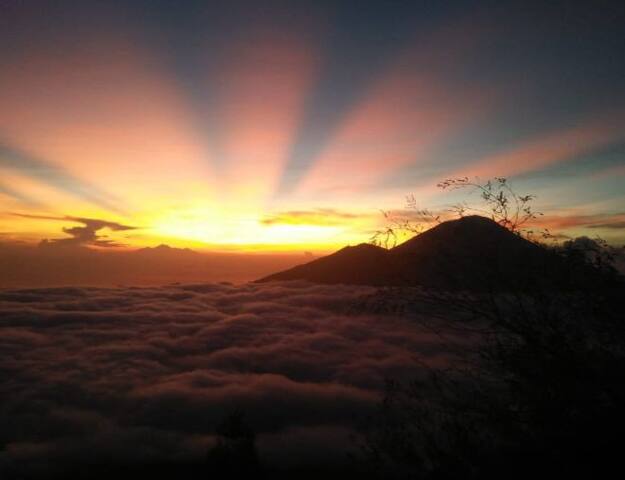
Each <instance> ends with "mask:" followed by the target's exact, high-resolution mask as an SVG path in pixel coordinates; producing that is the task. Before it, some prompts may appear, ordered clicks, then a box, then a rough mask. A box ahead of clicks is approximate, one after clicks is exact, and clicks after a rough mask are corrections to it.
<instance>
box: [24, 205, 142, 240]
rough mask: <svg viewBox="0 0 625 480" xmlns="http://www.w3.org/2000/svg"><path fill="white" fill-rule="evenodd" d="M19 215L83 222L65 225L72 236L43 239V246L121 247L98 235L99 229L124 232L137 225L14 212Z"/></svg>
mask: <svg viewBox="0 0 625 480" xmlns="http://www.w3.org/2000/svg"><path fill="white" fill-rule="evenodd" d="M14 215H16V216H18V217H23V218H32V219H39V220H60V221H68V222H75V223H82V224H83V226H82V227H65V228H63V232H65V233H67V234H68V235H70V238H55V239H52V240H47V239H46V240H43V241H42V242H41V245H42V246H50V245H57V246H80V245H93V246H96V247H120V246H123V244H121V243H117V242H115V241H114V240H109V239H107V238H106V236H104V235H98V234H97V233H98V231H100V230H103V229H108V230H111V231H114V232H123V231H127V230H135V229H136V228H137V227H131V226H128V225H122V224H121V223H117V222H109V221H107V220H98V219H94V218H83V217H70V216H65V217H54V216H47V215H29V214H21V213H16V214H14Z"/></svg>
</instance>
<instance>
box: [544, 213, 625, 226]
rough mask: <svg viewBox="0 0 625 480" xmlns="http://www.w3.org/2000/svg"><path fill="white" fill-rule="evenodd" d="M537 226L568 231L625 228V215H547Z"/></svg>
mask: <svg viewBox="0 0 625 480" xmlns="http://www.w3.org/2000/svg"><path fill="white" fill-rule="evenodd" d="M534 223H535V224H536V225H538V226H540V227H544V228H549V229H554V230H566V229H571V228H594V229H597V228H606V229H620V228H625V214H623V213H616V214H589V215H584V214H571V215H545V216H544V217H540V218H539V219H537V220H535V222H534Z"/></svg>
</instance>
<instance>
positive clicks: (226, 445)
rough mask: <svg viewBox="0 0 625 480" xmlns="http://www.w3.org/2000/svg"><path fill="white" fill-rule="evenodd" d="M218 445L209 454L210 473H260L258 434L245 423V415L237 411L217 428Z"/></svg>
mask: <svg viewBox="0 0 625 480" xmlns="http://www.w3.org/2000/svg"><path fill="white" fill-rule="evenodd" d="M215 433H216V434H217V443H216V444H215V446H214V447H212V448H211V449H210V450H209V451H208V454H207V462H208V468H209V473H210V474H211V475H212V474H233V475H239V474H253V473H257V472H259V471H260V463H259V460H258V453H257V451H256V434H255V433H254V431H253V430H252V428H251V427H250V426H249V425H248V424H247V423H246V421H245V414H244V413H243V412H242V411H239V410H236V411H234V412H232V413H230V414H229V415H227V416H226V417H225V418H224V419H223V420H222V422H221V423H220V424H219V425H218V426H217V428H216V430H215Z"/></svg>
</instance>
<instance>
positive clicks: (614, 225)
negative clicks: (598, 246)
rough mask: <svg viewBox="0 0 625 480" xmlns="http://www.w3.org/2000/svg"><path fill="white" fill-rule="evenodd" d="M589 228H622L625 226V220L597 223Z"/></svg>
mask: <svg viewBox="0 0 625 480" xmlns="http://www.w3.org/2000/svg"><path fill="white" fill-rule="evenodd" d="M588 228H608V229H615V230H620V229H624V228H625V220H621V221H615V222H609V223H597V224H595V225H590V226H589V227H588Z"/></svg>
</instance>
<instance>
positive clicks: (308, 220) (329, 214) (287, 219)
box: [261, 208, 363, 226]
mask: <svg viewBox="0 0 625 480" xmlns="http://www.w3.org/2000/svg"><path fill="white" fill-rule="evenodd" d="M362 217H363V215H360V214H357V213H351V212H345V211H341V210H335V209H332V208H317V209H314V210H289V211H285V212H278V213H275V214H273V215H269V216H266V217H265V218H263V219H262V221H261V223H263V224H264V225H276V224H287V225H329V226H330V225H332V226H333V225H345V224H346V223H348V222H349V221H351V220H355V219H359V218H362Z"/></svg>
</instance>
